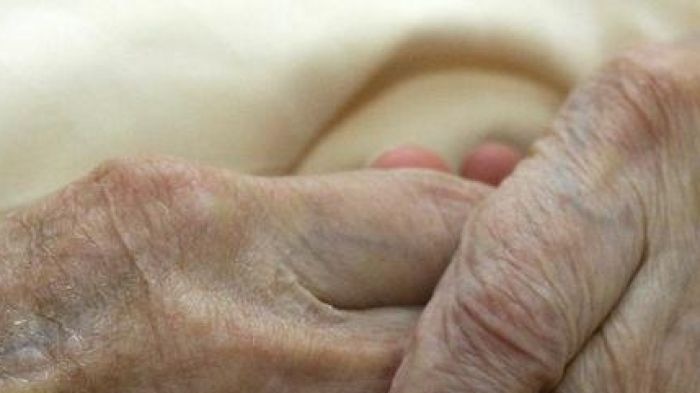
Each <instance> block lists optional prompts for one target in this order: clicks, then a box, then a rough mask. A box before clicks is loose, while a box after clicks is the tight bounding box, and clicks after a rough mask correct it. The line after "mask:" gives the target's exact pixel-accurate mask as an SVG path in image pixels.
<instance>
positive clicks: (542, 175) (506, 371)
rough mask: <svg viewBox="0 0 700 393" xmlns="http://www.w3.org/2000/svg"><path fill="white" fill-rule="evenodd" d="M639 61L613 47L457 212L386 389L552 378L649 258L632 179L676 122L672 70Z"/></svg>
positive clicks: (496, 387) (648, 166)
mask: <svg viewBox="0 0 700 393" xmlns="http://www.w3.org/2000/svg"><path fill="white" fill-rule="evenodd" d="M657 55H658V54H657ZM662 58H668V57H664V56H662ZM695 59H697V56H696V57H695ZM644 64H646V63H644V62H641V63H640V61H639V56H629V55H628V56H625V57H623V58H621V59H620V60H618V61H616V62H614V63H613V64H612V65H611V66H610V67H609V68H608V69H606V70H605V71H604V72H602V73H601V74H600V76H599V77H598V78H596V79H595V80H594V81H592V82H591V83H589V84H587V85H585V86H584V87H582V88H581V89H579V90H578V91H577V92H576V93H574V94H573V96H572V97H571V98H570V99H569V101H568V103H567V104H566V106H565V108H564V109H563V111H562V113H561V115H560V117H559V118H558V120H557V121H556V122H555V125H554V135H553V136H551V137H549V138H548V139H546V140H544V141H542V142H541V143H539V144H538V145H537V147H536V152H535V155H534V156H533V157H531V158H530V159H528V160H526V161H525V162H523V163H522V164H521V165H520V166H519V168H518V169H517V170H516V172H515V173H514V174H513V176H512V177H511V178H509V179H508V180H506V181H505V182H504V184H503V185H502V186H501V188H499V189H498V190H497V191H496V192H494V193H493V195H492V196H491V197H490V198H489V199H488V200H487V201H486V202H485V203H484V205H483V206H482V207H481V208H480V210H479V211H478V212H477V213H476V214H475V215H474V217H473V218H472V219H471V220H470V222H469V223H468V224H467V227H466V229H465V233H464V237H463V240H462V243H461V245H460V249H459V251H458V252H457V254H456V256H455V259H454V260H453V262H452V264H451V266H450V268H449V269H448V271H447V272H446V275H445V277H444V278H443V280H442V282H441V284H440V286H439V287H438V289H437V292H436V295H435V296H434V298H433V299H432V300H431V302H430V304H429V306H428V308H427V310H426V312H425V313H424V314H423V316H422V317H421V321H420V323H419V326H418V330H417V334H416V339H415V341H414V343H413V345H412V347H411V350H410V353H409V354H408V356H407V357H406V358H405V359H404V361H403V364H402V366H401V368H400V370H399V372H398V374H397V377H396V379H395V381H394V383H393V387H392V393H412V392H416V393H425V392H441V393H442V392H464V391H468V392H474V393H479V392H509V393H513V392H540V391H545V390H548V389H550V388H552V387H554V386H555V385H556V384H557V382H558V381H559V379H560V378H561V376H562V374H563V371H564V368H565V367H566V365H567V364H568V363H569V362H570V361H571V359H572V358H573V357H574V356H575V355H576V354H577V353H578V352H579V351H580V349H581V348H582V346H583V345H584V343H586V342H587V340H588V339H589V338H590V337H591V335H592V333H593V332H594V331H595V330H596V329H597V328H598V327H599V326H600V324H601V323H602V322H603V321H604V320H605V318H606V317H607V316H608V315H609V314H610V313H611V311H612V310H613V308H614V307H615V305H616V304H617V302H619V301H620V299H621V296H622V295H623V293H624V292H625V291H626V289H627V287H628V285H629V284H630V281H631V280H632V279H633V277H634V276H635V273H636V272H637V270H638V269H639V268H640V266H641V265H642V264H643V263H645V260H646V258H647V257H649V256H648V255H647V251H648V249H647V238H646V231H647V227H646V226H647V223H648V220H647V214H649V213H648V212H647V211H646V210H645V209H647V208H648V206H649V205H650V204H651V203H652V202H653V198H654V196H653V195H655V194H654V188H653V187H645V186H644V185H643V184H644V182H641V181H640V180H641V179H643V178H644V177H646V178H648V177H649V176H652V177H653V176H655V175H654V174H653V173H654V172H649V171H650V170H659V169H658V167H659V161H658V156H659V155H660V154H661V153H660V151H661V150H660V148H661V146H663V145H664V144H669V143H678V142H679V139H674V138H677V137H678V135H674V133H675V132H676V130H678V129H679V128H680V127H682V126H683V125H684V124H686V123H683V120H681V121H678V119H682V118H683V116H677V115H678V113H675V114H671V115H669V113H668V108H666V107H665V106H664V105H665V103H667V102H669V100H676V102H677V100H678V98H677V97H680V96H682V94H675V93H673V92H670V90H669V86H671V85H673V84H676V85H678V83H675V82H678V81H672V80H670V79H669V78H668V74H666V73H664V72H661V73H660V74H659V69H658V67H656V66H653V67H652V68H648V67H647V66H645V65H644ZM662 68H663V67H662ZM659 76H661V78H659ZM675 76H678V75H675ZM679 78H682V80H683V81H685V83H684V84H685V85H687V84H689V83H691V84H692V83H694V84H695V85H696V86H697V83H698V80H697V78H695V79H692V78H688V77H687V75H686V76H682V75H681V76H679ZM671 79H672V78H671ZM672 82H674V83H672ZM680 85H683V83H681V84H680ZM696 91H700V89H697V90H696ZM693 110H695V111H697V108H695V109H693ZM692 113H693V112H691V113H690V114H692ZM695 113H697V112H695ZM662 169H663V168H662ZM659 176H660V175H659ZM647 183H648V182H647Z"/></svg>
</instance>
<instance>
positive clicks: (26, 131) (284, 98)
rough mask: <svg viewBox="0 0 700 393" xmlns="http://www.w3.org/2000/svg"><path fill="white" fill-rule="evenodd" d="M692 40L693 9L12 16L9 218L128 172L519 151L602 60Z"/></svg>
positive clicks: (265, 2)
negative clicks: (102, 167) (175, 163)
mask: <svg viewBox="0 0 700 393" xmlns="http://www.w3.org/2000/svg"><path fill="white" fill-rule="evenodd" d="M698 27H700V1H697V0H686V1H681V0H654V1H652V0H635V1H632V0H627V1H624V0H621V1H609V0H607V1H604V0H533V1H519V0H471V1H468V0H422V1H409V0H372V1H370V0H360V1H358V0H353V1H328V0H295V1H286V0H256V1H249V0H227V1H223V0H196V1H195V0H192V1H186V0H178V1H174V0H170V1H162V0H149V1H143V0H119V1H113V0H100V1H94V0H91V1H80V0H72V1H58V0H56V1H41V0H4V1H2V2H1V3H0V210H3V209H6V208H9V207H12V206H15V205H19V204H24V203H27V202H29V201H31V200H33V199H35V198H37V197H40V196H42V195H45V194H46V193H48V192H51V191H52V190H54V189H56V188H58V187H60V186H62V185H65V184H67V183H68V182H70V181H71V180H73V179H75V178H77V177H80V176H82V175H84V174H85V173H86V171H88V170H89V169H90V168H92V167H94V166H95V165H97V164H98V163H99V162H101V161H103V160H105V159H108V158H113V157H120V156H129V155H144V154H162V155H171V156H178V157H183V158H187V159H190V160H194V161H198V162H201V163H205V164H210V165H215V166H220V167H228V168H231V169H233V170H237V171H241V172H246V173H255V174H263V175H288V174H296V173H319V172H334V171H341V170H352V169H358V168H362V167H364V166H365V165H366V164H367V162H368V161H369V160H370V159H371V158H373V157H376V156H377V154H379V153H380V152H381V151H383V150H385V149H387V148H389V147H392V146H395V145H397V144H414V145H420V146H425V147H428V148H430V149H433V150H435V151H436V152H438V153H440V154H442V155H444V156H445V157H447V158H448V159H449V160H450V164H451V165H453V166H455V165H458V162H457V160H458V159H459V157H461V156H463V155H464V153H465V152H466V151H468V150H470V149H472V148H473V147H474V146H475V145H476V144H477V143H480V142H481V141H484V140H496V141H502V142H506V143H509V144H512V145H514V146H517V147H518V148H520V149H526V148H527V146H528V145H529V144H530V143H531V142H532V141H533V140H534V139H535V138H537V137H538V136H539V135H541V134H542V133H544V132H546V130H547V128H548V125H549V122H550V120H551V119H552V117H553V116H554V113H555V112H556V111H557V108H558V107H559V106H560V105H561V102H562V101H563V100H564V99H565V98H566V96H567V94H568V92H569V91H570V90H571V89H572V87H573V86H575V85H576V84H577V83H578V82H579V81H581V80H582V79H584V78H586V76H588V75H590V74H591V73H592V72H594V71H595V70H596V68H597V67H599V66H600V65H601V63H602V62H604V60H605V59H606V58H609V57H611V56H612V55H614V54H616V53H618V52H620V51H623V50H625V49H627V48H630V47H633V46H636V45H640V44H642V43H644V42H651V41H666V40H672V39H674V38H677V37H682V36H684V35H686V34H689V33H690V32H692V31H693V30H694V29H696V28H698Z"/></svg>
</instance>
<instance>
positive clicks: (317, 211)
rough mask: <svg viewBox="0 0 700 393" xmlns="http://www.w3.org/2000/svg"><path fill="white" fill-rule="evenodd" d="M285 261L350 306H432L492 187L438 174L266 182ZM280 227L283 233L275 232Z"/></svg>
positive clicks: (335, 301)
mask: <svg viewBox="0 0 700 393" xmlns="http://www.w3.org/2000/svg"><path fill="white" fill-rule="evenodd" d="M257 181H258V183H257V184H258V185H259V186H260V189H261V190H262V192H263V193H265V195H263V196H262V197H261V199H262V200H265V201H267V203H266V206H268V209H270V210H271V211H269V213H270V214H267V217H270V219H271V220H274V221H275V223H276V224H274V223H273V225H268V226H266V228H267V230H268V231H270V230H272V231H276V232H277V233H278V235H276V236H275V238H276V239H278V241H281V242H283V243H285V247H287V249H288V251H289V252H288V253H287V255H289V258H288V259H287V260H286V261H285V264H286V265H287V266H288V267H290V268H291V269H292V271H293V272H294V273H295V274H296V275H297V277H299V280H300V282H301V283H302V285H303V286H305V287H306V288H307V289H308V290H309V291H310V292H311V293H312V294H314V295H315V296H316V297H317V298H319V299H320V300H322V301H324V302H326V303H328V304H331V305H333V306H336V307H339V308H345V309H367V308H376V307H385V306H413V305H421V306H422V305H424V304H426V303H427V301H428V300H429V298H430V295H431V294H432V291H433V289H434V288H435V286H436V285H437V282H438V280H439V278H440V276H441V275H442V273H443V272H444V270H445V268H446V267H447V265H448V263H449V261H450V259H451V258H452V255H453V254H454V251H455V249H456V248H457V245H458V243H459V239H460V234H461V232H462V229H463V227H464V223H465V222H466V220H467V217H468V215H469V214H470V213H471V211H472V210H473V208H474V206H475V205H476V204H477V203H478V202H481V200H482V199H483V197H484V196H485V195H486V193H487V192H488V191H490V188H489V187H487V186H485V185H482V184H479V183H475V182H467V181H464V180H462V179H460V178H458V177H454V176H448V175H443V174H439V173H435V172H430V171H416V170H396V171H363V172H355V173H346V174H342V175H328V176H309V177H293V178H276V179H258V180H257ZM275 228H276V229H275Z"/></svg>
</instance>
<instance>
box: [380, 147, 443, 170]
mask: <svg viewBox="0 0 700 393" xmlns="http://www.w3.org/2000/svg"><path fill="white" fill-rule="evenodd" d="M370 167H372V168H378V169H399V168H414V169H431V170H435V171H439V172H444V173H449V172H450V167H449V166H448V165H447V162H446V161H445V160H444V159H443V158H442V157H440V155H438V154H437V153H435V152H433V151H431V150H429V149H426V148H423V147H417V146H401V147H397V148H394V149H390V150H387V151H385V152H384V153H382V154H380V155H379V156H378V157H377V158H376V159H374V161H373V162H372V163H371V164H370Z"/></svg>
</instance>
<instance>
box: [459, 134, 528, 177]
mask: <svg viewBox="0 0 700 393" xmlns="http://www.w3.org/2000/svg"><path fill="white" fill-rule="evenodd" d="M522 159H523V154H522V153H521V152H520V151H519V150H517V149H515V148H514V147H511V146H508V145H506V144H503V143H497V142H486V143H483V144H481V145H480V146H479V147H477V148H476V149H475V150H474V151H472V152H471V153H469V154H467V155H466V157H465V158H464V161H462V165H461V167H460V171H459V173H460V175H462V176H463V177H465V178H467V179H470V180H476V181H480V182H483V183H486V184H490V185H492V186H497V185H499V184H500V183H501V182H502V181H503V179H505V178H506V177H508V175H510V174H511V173H512V172H513V170H514V169H515V167H516V166H517V165H518V163H519V162H520V160H522Z"/></svg>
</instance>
